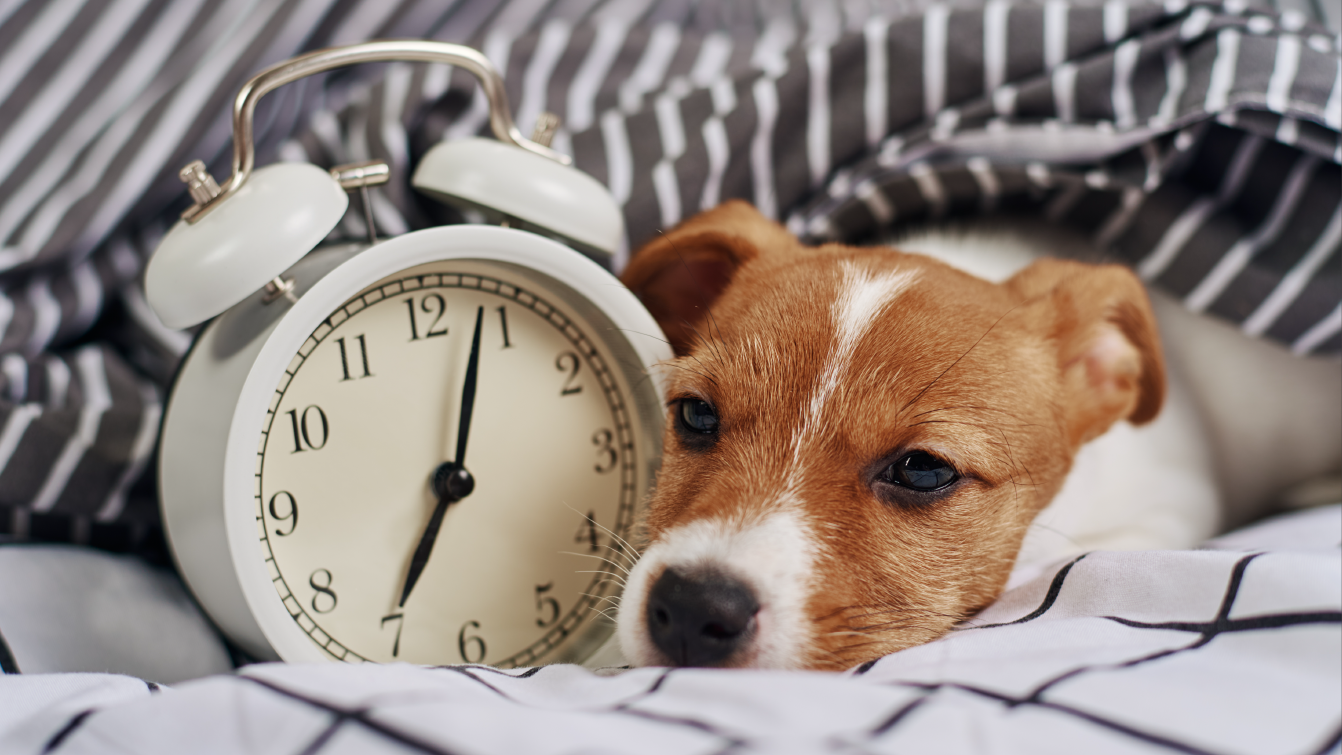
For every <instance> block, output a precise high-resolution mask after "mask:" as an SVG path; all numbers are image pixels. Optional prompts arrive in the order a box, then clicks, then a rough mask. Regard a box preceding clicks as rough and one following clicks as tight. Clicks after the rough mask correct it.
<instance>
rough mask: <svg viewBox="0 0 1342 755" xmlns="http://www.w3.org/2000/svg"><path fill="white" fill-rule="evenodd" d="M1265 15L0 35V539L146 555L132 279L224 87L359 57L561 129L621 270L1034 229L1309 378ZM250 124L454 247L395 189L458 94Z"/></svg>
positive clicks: (157, 395) (534, 10)
mask: <svg viewBox="0 0 1342 755" xmlns="http://www.w3.org/2000/svg"><path fill="white" fill-rule="evenodd" d="M1279 2H1280V5H1279V6H1272V5H1268V4H1255V3H1251V2H1247V1H1246V0H1228V1H1227V2H1225V3H1218V2H1210V1H1207V2H1201V1H1200V2H1187V1H1186V0H1169V1H1168V2H1155V1H1153V0H1133V2H1122V1H1115V2H1099V1H1098V0H1049V1H1048V2H1042V3H1037V2H1022V3H1016V4H1012V3H1009V2H1006V1H1005V0H993V1H992V2H979V1H978V0H955V2H950V3H945V4H941V3H931V2H928V1H927V0H872V1H871V2H867V3H851V2H845V3H832V2H805V3H796V4H794V3H773V2H762V3H757V4H756V3H740V2H728V1H727V0H701V1H700V2H697V3H689V2H684V1H683V0H565V2H551V1H550V0H511V2H506V3H497V2H494V0H458V1H457V2H450V3H449V2H444V0H398V1H397V2H382V0H358V1H355V2H347V1H344V0H342V1H340V2H337V1H336V0H267V1H265V2H257V1H256V0H220V1H219V2H208V3H206V2H201V1H200V0H176V1H175V2H146V1H145V0H116V2H109V3H101V2H98V3H94V2H85V1H83V0H61V2H52V3H48V2H40V1H38V0H27V1H26V2H24V1H19V2H8V3H3V4H0V534H3V533H9V534H10V535H12V536H14V537H17V538H20V539H32V540H44V541H63V542H74V543H79V544H92V545H95V546H98V547H101V548H106V549H112V550H129V551H134V552H137V553H142V554H148V555H150V556H153V557H157V558H159V559H163V558H164V554H163V547H162V545H163V543H162V533H161V529H160V523H159V517H158V511H157V506H156V505H155V496H154V484H153V481H154V464H153V449H154V444H155V440H156V432H157V427H158V422H159V417H160V415H161V408H162V403H163V398H164V396H165V394H166V392H167V390H168V386H169V383H170V380H171V376H172V373H173V370H174V368H175V365H176V362H177V360H178V359H179V358H180V356H181V354H182V353H183V352H184V351H185V349H186V348H187V346H188V345H189V343H190V336H189V334H186V333H180V332H175V331H170V330H167V329H166V328H163V327H162V326H161V324H159V323H158V322H157V321H156V320H155V319H154V317H153V315H152V314H151V313H149V311H148V309H147V307H146V305H145V303H144V299H143V294H142V292H141V291H140V288H139V283H138V277H139V275H140V273H141V270H142V268H143V264H144V261H145V259H146V258H147V256H148V255H149V253H150V252H151V251H152V249H153V248H154V246H155V244H156V243H157V239H158V238H160V237H161V236H162V234H163V233H164V231H165V229H166V228H167V227H168V226H169V224H171V223H172V222H173V221H174V220H175V219H176V212H177V211H179V210H180V209H182V208H183V207H184V206H185V203H186V193H185V192H184V191H183V190H182V186H181V184H180V182H179V181H178V179H177V175H176V174H177V171H178V169H179V168H180V167H181V166H182V165H184V164H186V163H187V162H188V161H189V160H191V159H195V158H201V159H204V160H205V161H206V163H208V164H209V165H210V166H211V169H212V170H213V172H214V173H215V175H224V174H225V173H226V170H227V168H226V167H225V166H227V164H228V160H229V158H230V154H231V152H230V144H231V143H230V133H229V131H230V128H229V118H228V111H227V107H228V103H229V102H230V100H231V98H232V96H233V94H234V93H235V92H236V89H237V87H238V86H239V85H240V84H241V83H242V82H243V81H245V80H246V79H247V78H248V77H249V76H250V75H251V74H252V73H254V72H255V71H257V70H259V69H261V68H262V67H264V66H266V65H268V64H270V63H273V62H276V61H278V60H281V59H284V58H286V57H289V56H292V55H294V54H296V53H298V52H300V51H303V50H308V49H313V48H318V47H322V46H327V45H332V44H339V43H345V42H352V41H358V40H361V39H367V38H370V37H426V38H433V39H439V40H444V41H452V42H464V43H467V44H471V45H473V46H475V47H477V48H479V49H481V50H483V51H484V52H485V54H486V55H487V56H489V58H490V59H491V60H492V61H493V62H494V63H495V65H496V66H497V67H498V68H500V69H501V70H502V71H503V73H504V74H505V78H506V82H507V91H508V95H509V99H510V101H511V103H512V104H513V106H514V112H515V114H516V116H517V120H518V122H519V123H521V124H523V128H527V127H528V126H527V124H530V123H532V122H534V120H535V118H536V116H537V114H538V113H539V112H541V111H542V110H547V109H548V110H552V111H554V112H556V113H557V114H558V115H559V116H560V117H561V119H562V121H563V123H564V126H563V127H562V128H561V129H560V130H559V131H558V133H557V135H556V141H555V145H556V146H557V147H558V148H560V149H561V150H564V151H569V152H571V153H572V154H573V155H574V158H575V162H576V164H577V165H578V167H580V168H582V169H583V170H586V171H587V172H589V173H591V174H592V175H593V176H595V177H596V178H597V179H599V180H601V181H602V182H604V183H605V184H606V185H608V186H609V187H610V189H611V190H612V192H613V194H614V195H615V197H616V199H617V200H618V201H619V202H620V204H621V205H622V207H623V210H624V214H625V219H626V223H627V226H628V241H629V244H630V248H636V247H637V246H638V245H639V244H640V243H641V242H642V241H644V240H645V239H647V238H648V237H649V236H650V235H651V234H653V233H656V231H657V229H659V228H664V227H667V226H669V225H671V224H673V223H675V222H676V221H677V220H679V219H680V218H682V217H686V216H688V215H689V214H691V213H693V212H695V211H697V210H698V209H700V208H703V207H708V206H712V205H714V204H716V203H718V202H719V201H721V200H724V199H727V198H731V197H743V198H746V199H750V200H751V201H753V202H754V203H755V204H756V205H757V206H759V207H760V208H761V209H762V210H764V211H765V213H766V214H769V215H772V216H775V217H778V218H780V219H782V220H784V221H786V222H787V223H788V224H789V225H790V226H792V227H793V229H794V230H797V231H800V232H801V233H802V234H803V235H805V236H807V237H808V238H809V239H810V240H823V239H827V238H835V239H839V240H842V241H845V242H848V243H856V242H860V241H862V240H863V239H870V240H874V239H876V238H879V237H881V236H882V235H885V234H886V233H887V231H889V230H891V229H896V230H897V229H900V228H904V227H906V226H907V225H909V224H911V223H917V222H921V221H925V220H928V219H939V218H945V217H955V216H966V215H978V214H983V213H992V212H1017V213H1035V214H1043V215H1045V216H1046V217H1048V218H1049V219H1052V220H1054V221H1056V222H1058V223H1065V224H1068V225H1072V226H1075V227H1077V228H1079V229H1081V230H1083V231H1085V232H1087V233H1089V234H1090V235H1092V236H1093V237H1095V238H1096V239H1097V241H1098V242H1099V243H1100V244H1101V246H1102V247H1104V248H1106V249H1107V250H1108V251H1109V253H1110V254H1112V255H1113V256H1114V257H1115V258H1116V259H1119V260H1122V261H1126V262H1128V263H1130V264H1133V265H1134V266H1136V268H1137V269H1138V271H1139V272H1141V273H1142V275H1143V276H1144V277H1145V278H1146V279H1147V280H1148V281H1150V282H1151V283H1152V284H1153V285H1154V286H1156V287H1158V288H1162V289H1164V290H1166V291H1169V292H1170V293H1172V294H1174V295H1175V296H1177V297H1178V298H1179V299H1180V300H1181V301H1182V302H1183V303H1184V305H1185V306H1187V307H1189V308H1190V309H1193V310H1196V311H1205V312H1207V313H1209V314H1210V315H1212V316H1216V317H1221V318H1225V319H1227V320H1229V321H1231V322H1235V323H1237V324H1239V325H1240V327H1241V330H1243V331H1244V332H1246V333H1248V334H1250V335H1256V336H1262V337H1265V338H1268V339H1271V340H1275V341H1276V342H1278V343H1282V344H1285V345H1288V346H1289V347H1290V348H1292V349H1294V350H1295V351H1296V352H1298V353H1299V354H1301V355H1329V354H1331V355H1336V354H1337V353H1339V350H1342V305H1340V304H1339V302H1340V301H1342V272H1339V264H1338V261H1339V257H1338V255H1339V249H1340V248H1342V166H1339V162H1342V142H1339V130H1342V76H1339V60H1340V57H1339V52H1338V51H1339V49H1340V47H1339V37H1338V32H1339V31H1342V17H1340V16H1339V15H1338V14H1337V12H1336V8H1334V7H1333V6H1334V5H1335V4H1329V3H1319V4H1306V3H1305V2H1303V0H1279ZM261 105H262V107H261V109H260V111H259V112H258V114H257V125H256V134H257V141H258V153H257V159H258V164H265V163H267V162H270V161H272V160H274V159H277V158H278V159H296V160H311V161H313V162H316V163H317V164H319V165H323V166H329V165H332V164H339V163H344V162H353V161H358V160H366V159H369V158H371V157H374V156H377V157H380V158H384V159H387V160H389V161H390V165H391V167H392V173H393V176H394V178H393V180H392V182H391V183H389V184H388V185H387V186H385V187H383V188H381V189H379V190H377V191H375V192H373V194H372V197H373V208H372V209H373V215H374V217H375V221H376V223H377V224H378V225H379V227H380V231H381V233H382V235H384V236H386V235H392V234H396V233H400V232H402V231H405V230H407V229H411V228H419V227H423V226H425V225H430V224H434V223H439V222H444V221H453V220H460V218H459V217H456V216H453V215H451V214H450V213H444V212H443V211H442V210H441V208H437V207H435V206H433V205H432V203H431V202H424V201H420V200H419V199H418V198H416V197H415V196H414V194H413V192H412V191H411V190H410V188H409V180H408V179H409V174H410V170H411V169H412V168H413V166H414V165H415V163H416V161H417V160H418V158H419V156H420V155H422V154H423V153H424V151H425V150H426V149H427V148H428V147H429V146H430V145H432V144H433V143H435V142H436V141H437V140H439V139H440V138H442V137H447V138H456V137H460V136H464V135H468V134H473V133H476V132H478V131H480V130H481V129H482V128H484V127H485V125H486V124H485V111H484V101H483V98H482V96H481V95H479V93H478V92H477V91H476V88H475V84H474V81H473V80H472V78H471V77H470V76H468V75H466V74H465V73H463V72H460V71H457V72H452V71H451V70H450V69H448V68H446V67H441V66H439V67H426V66H417V65H388V66H363V67H359V68H353V69H348V70H343V71H337V72H332V73H330V74H328V75H325V76H323V77H321V78H318V79H314V80H311V81H308V82H306V83H302V84H298V85H295V86H292V87H285V88H282V89H281V90H279V91H278V92H276V93H274V94H272V95H271V96H269V97H267V98H266V100H264V101H263V102H262V103H261ZM361 218H362V213H359V212H353V213H349V214H348V217H347V218H346V221H345V223H344V224H343V225H342V226H341V228H340V229H339V230H338V231H337V234H343V235H345V236H348V237H352V238H362V237H363V236H364V235H365V234H364V229H363V227H362V219H361ZM617 264H618V261H617Z"/></svg>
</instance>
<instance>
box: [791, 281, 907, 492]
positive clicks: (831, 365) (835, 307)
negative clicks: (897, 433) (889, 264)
mask: <svg viewBox="0 0 1342 755" xmlns="http://www.w3.org/2000/svg"><path fill="white" fill-rule="evenodd" d="M842 270H843V281H842V282H841V284H840V287H839V295H838V296H837V297H835V299H834V302H833V304H831V305H830V318H831V319H832V320H833V322H834V340H833V342H832V344H831V346H830V350H829V356H828V358H827V359H826V362H825V370H824V372H822V373H821V375H820V379H819V380H818V381H817V382H816V386H815V390H814V392H813V393H812V394H811V400H810V402H809V404H808V406H807V411H806V414H805V416H804V417H803V418H802V420H801V422H800V423H798V425H797V428H796V429H795V430H793V433H792V472H791V473H790V474H789V475H788V485H787V492H788V493H789V494H791V495H797V494H798V493H799V492H800V489H799V486H800V484H801V472H802V451H803V449H804V447H805V445H806V440H807V439H808V438H809V437H811V436H812V435H813V434H814V433H815V431H816V429H818V428H820V427H821V426H822V425H821V422H822V415H823V413H824V410H825V404H826V403H828V402H829V399H830V397H831V396H833V395H834V392H835V390H837V389H838V387H839V385H840V383H841V381H842V380H843V379H844V375H845V374H846V373H847V372H848V365H849V363H850V362H851V361H852V360H853V354H854V353H856V351H857V345H858V343H859V342H861V340H862V336H864V335H865V334H866V333H867V331H868V330H869V329H870V328H871V324H872V322H874V321H875V320H876V319H877V318H878V317H880V315H881V312H882V311H883V310H884V309H885V307H886V305H888V304H890V302H892V301H894V300H895V298H896V297H898V296H899V295H900V293H902V292H903V291H904V290H905V289H907V288H908V287H909V286H910V285H911V284H912V283H913V282H914V280H916V279H917V277H918V273H917V271H914V270H900V271H893V272H883V273H877V274H873V273H871V272H870V271H868V270H863V269H862V268H860V267H858V266H857V265H855V264H853V263H852V262H843V263H842Z"/></svg>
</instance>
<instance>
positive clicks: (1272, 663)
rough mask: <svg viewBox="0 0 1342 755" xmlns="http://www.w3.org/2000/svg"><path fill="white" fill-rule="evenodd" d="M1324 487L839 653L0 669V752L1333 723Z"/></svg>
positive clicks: (579, 743) (1228, 731)
mask: <svg viewBox="0 0 1342 755" xmlns="http://www.w3.org/2000/svg"><path fill="white" fill-rule="evenodd" d="M1340 541H1342V505H1336V506H1327V507H1322V508H1316V509H1312V510H1308V511H1305V512H1302V513H1298V514H1294V515H1291V516H1288V517H1284V518H1280V519H1277V520H1273V521H1269V522H1266V523H1264V524H1261V525H1258V526H1255V527H1253V528H1249V529H1247V530H1242V531H1239V532H1236V533H1233V534H1232V535H1229V536H1226V537H1223V538H1221V539H1218V540H1214V541H1212V542H1210V543H1208V544H1207V545H1206V547H1205V548H1203V549H1200V550H1194V551H1147V552H1128V553H1116V552H1096V553H1090V554H1087V555H1085V556H1083V557H1081V558H1077V559H1073V560H1068V561H1066V562H1064V563H1059V564H1054V565H1053V566H1052V567H1051V568H1049V569H1046V570H1043V571H1042V572H1041V573H1040V574H1038V575H1037V576H1035V577H1034V578H1031V579H1027V580H1025V581H1024V582H1023V583H1021V584H1019V585H1018V586H1016V587H1015V588H1014V589H1012V590H1010V591H1008V592H1007V593H1006V594H1004V595H1003V596H1002V597H1001V599H1000V600H998V601H997V602H996V603H995V604H994V605H992V606H990V607H989V608H988V609H987V610H985V611H984V612H983V613H982V614H980V615H979V616H978V617H976V618H975V619H973V620H972V621H970V622H967V623H965V624H964V625H962V626H961V627H959V628H958V629H957V630H956V631H953V632H952V633H951V634H950V635H948V636H946V637H943V638H942V639H940V640H937V641H934V642H932V643H930V644H927V645H923V646H920V647H915V648H910V649H908V650H904V651H901V652H899V653H895V654H894V655H891V656H887V657H885V658H883V659H881V660H879V661H876V662H874V663H872V664H868V665H866V666H863V667H859V668H857V669H854V670H852V671H850V672H848V673H846V674H829V673H819V672H781V671H772V672H771V671H739V670H722V669H664V668H641V669H634V670H628V671H620V670H617V669H605V670H599V671H596V672H593V671H589V670H586V669H583V668H581V667H578V666H564V665H558V666H547V667H541V668H535V669H519V670H512V671H499V670H495V669H491V668H488V667H482V666H447V667H440V668H424V667H413V666H406V665H390V666H378V665H359V666H351V665H344V664H336V663H330V664H317V665H283V664H260V665H252V666H245V667H243V668H242V669H240V670H239V671H238V672H237V673H235V674H233V675H228V676H211V677H207V678H204V679H199V680H195V681H190V682H186V683H183V684H181V685H177V686H171V687H166V686H161V685H158V684H156V683H153V682H151V681H147V680H146V681H142V680H139V679H133V678H130V677H126V676H116V675H108V674H37V675H17V676H6V677H0V752H5V753H12V754H13V755H25V754H26V753H33V754H34V755H36V754H37V753H60V755H73V754H74V753H84V752H88V753H117V752H125V753H131V752H134V753H141V754H142V755H148V754H150V753H181V752H195V753H234V752H237V753H244V752H245V753H256V754H258V755H259V754H260V753H309V754H318V753H319V754H320V755H334V754H335V753H344V752H350V753H354V752H358V753H383V752H386V753H416V752H419V753H495V752H496V753H522V752H525V753H533V754H535V755H542V754H544V753H576V752H630V753H634V752H637V753H725V752H767V753H789V752H855V753H856V752H860V753H878V752H889V753H908V752H917V753H987V752H991V753H1003V754H1006V753H1021V754H1022V755H1025V754H1028V755H1035V754H1037V753H1050V752H1056V753H1082V752H1084V753H1162V752H1165V753H1185V754H1190V753H1199V754H1207V755H1211V754H1215V755H1323V754H1324V753H1330V752H1337V751H1338V748H1339V743H1340V742H1342V549H1339V545H1342V542H1340Z"/></svg>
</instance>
